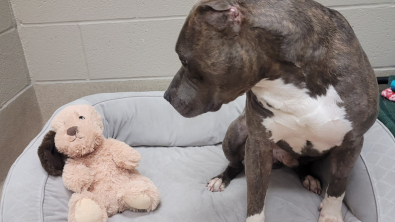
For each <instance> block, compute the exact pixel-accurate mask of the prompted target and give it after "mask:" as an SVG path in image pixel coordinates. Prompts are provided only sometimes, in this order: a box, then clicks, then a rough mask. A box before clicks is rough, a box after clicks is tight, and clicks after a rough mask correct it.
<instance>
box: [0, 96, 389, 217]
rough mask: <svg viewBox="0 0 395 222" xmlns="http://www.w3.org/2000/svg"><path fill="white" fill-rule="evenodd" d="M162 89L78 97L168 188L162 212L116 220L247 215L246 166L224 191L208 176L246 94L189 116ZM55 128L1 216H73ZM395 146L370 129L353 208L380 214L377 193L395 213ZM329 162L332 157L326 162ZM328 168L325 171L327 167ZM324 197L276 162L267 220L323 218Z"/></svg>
mask: <svg viewBox="0 0 395 222" xmlns="http://www.w3.org/2000/svg"><path fill="white" fill-rule="evenodd" d="M162 94H163V93H162V92H150V93H115V94H99V95H93V96H89V97H84V98H82V99H80V100H77V101H75V102H73V104H93V105H95V108H96V109H97V110H98V111H99V112H100V113H101V114H102V115H103V117H104V118H103V119H104V120H103V122H104V125H105V135H106V136H109V137H114V138H116V139H120V140H123V141H126V142H127V143H128V144H132V145H133V146H134V147H135V148H136V149H137V150H138V151H139V152H140V153H141V154H142V162H141V164H140V166H139V170H140V172H141V173H142V174H143V175H145V176H147V177H149V178H151V179H152V181H153V182H154V183H155V184H156V185H157V186H158V188H159V190H160V193H161V200H162V203H161V205H160V206H159V208H158V209H157V210H156V211H155V212H151V213H134V212H129V211H127V212H124V213H122V214H118V215H115V216H114V217H112V218H110V219H109V221H130V220H131V218H134V219H133V221H244V220H245V215H246V184H245V176H244V174H243V175H240V176H239V177H238V178H236V179H235V180H234V181H232V183H231V184H230V186H229V187H228V188H227V189H226V190H225V191H224V192H222V193H211V192H208V191H206V189H205V184H206V182H207V181H208V180H209V179H210V178H211V177H213V176H215V175H216V174H218V173H220V172H221V171H222V170H223V169H224V168H225V166H226V164H227V161H226V159H225V157H224V155H223V153H222V150H221V146H220V145H216V146H213V144H217V143H219V142H221V141H222V139H223V136H224V135H225V132H226V129H227V126H228V125H229V123H230V122H231V121H232V120H233V119H235V118H236V117H237V116H238V115H239V113H240V112H241V111H242V108H243V106H244V98H240V99H239V100H238V101H237V102H234V103H232V104H230V105H228V106H224V107H223V108H222V109H221V111H219V112H217V113H208V114H205V115H202V116H201V117H198V118H195V119H185V118H183V117H181V116H180V115H178V113H176V111H175V110H174V109H173V108H172V107H171V106H169V105H167V103H166V102H164V101H162ZM142 97H144V98H142ZM48 130H49V128H48V124H46V126H45V127H44V129H43V131H42V132H41V133H40V134H39V135H38V136H37V137H36V138H35V139H34V140H33V141H32V142H31V143H30V144H29V146H28V147H27V148H26V149H25V151H24V153H23V154H22V155H21V156H20V157H19V158H18V160H17V161H16V162H15V163H14V165H13V166H12V168H11V169H10V172H9V174H8V177H7V179H6V182H5V184H4V192H3V196H2V201H1V208H0V220H1V221H4V222H14V221H15V222H17V221H18V222H19V221H67V211H68V207H67V204H68V199H69V197H70V195H71V192H70V191H68V190H67V189H65V188H64V186H63V182H62V180H61V178H60V177H58V178H54V177H48V175H47V174H46V172H45V171H44V170H43V169H42V168H41V165H40V163H39V159H38V157H37V148H38V146H39V145H40V143H41V140H42V138H43V136H44V135H45V133H46V132H47V131H48ZM138 145H145V146H146V147H137V146H138ZM153 146H155V147H153ZM180 146H183V147H180ZM193 146H199V147H193ZM382 150H384V151H385V152H381V151H382ZM394 151H395V142H394V139H393V138H392V137H390V136H389V135H388V133H387V132H386V129H385V128H384V127H383V126H381V125H380V123H378V122H377V123H376V124H375V125H374V127H373V128H372V129H371V130H370V131H369V132H368V133H367V135H366V139H365V145H364V148H363V152H362V157H363V159H364V160H365V162H367V165H368V168H366V167H365V164H364V162H363V161H362V159H360V160H358V163H357V165H356V167H355V169H354V171H353V175H352V177H351V178H350V181H349V187H348V190H347V193H346V198H345V200H346V202H347V204H348V205H349V208H350V209H352V210H353V212H354V213H355V215H357V216H358V217H359V218H360V219H361V220H362V221H364V222H365V221H366V222H370V221H372V222H375V221H378V220H377V219H375V218H376V217H377V216H376V214H377V213H376V210H375V209H376V201H378V203H379V213H378V214H379V218H381V220H379V221H381V222H392V221H394V219H393V218H394V217H393V216H392V214H391V211H392V210H393V208H392V209H391V208H390V207H388V206H387V205H386V203H389V204H390V203H393V201H394V199H395V194H394V191H395V189H393V187H392V186H393V185H394V184H395V183H392V186H382V185H381V184H383V183H384V184H386V185H391V179H392V178H394V177H391V175H392V174H391V173H392V172H393V170H394V167H393V166H394V165H393V164H392V166H391V164H389V163H388V161H389V160H391V159H394V158H395V153H394ZM372 155H373V156H374V157H377V158H378V159H376V158H372ZM388 157H389V158H391V159H389V160H388ZM386 161H387V162H386ZM390 163H393V162H390ZM324 165H325V162H323V163H322V165H321V167H322V166H324ZM391 167H392V168H391ZM376 168H379V169H376ZM323 169H325V167H323ZM321 172H323V174H324V175H323V177H325V170H321ZM368 173H369V174H368ZM371 178H373V179H372V181H373V185H374V186H373V187H372V186H371V184H372V182H371ZM378 190H380V191H378ZM378 194H379V195H380V196H377V195H378ZM320 201H321V197H319V196H318V195H315V194H313V193H311V192H309V191H307V190H305V189H304V188H303V187H302V185H301V183H300V182H299V180H298V178H297V176H296V174H295V173H294V172H293V171H292V170H290V169H286V168H283V169H279V170H275V171H273V173H272V176H271V181H270V187H269V190H268V196H267V199H266V209H265V212H266V218H267V220H266V221H267V222H277V221H292V222H298V221H301V222H302V221H317V220H318V214H319V212H318V206H319V203H320ZM391 201H392V202H391ZM392 206H394V205H392ZM343 214H345V221H349V222H353V221H358V220H357V219H356V218H355V217H354V216H353V215H352V213H351V212H350V211H349V210H347V208H346V207H345V205H344V206H343ZM391 217H392V218H391Z"/></svg>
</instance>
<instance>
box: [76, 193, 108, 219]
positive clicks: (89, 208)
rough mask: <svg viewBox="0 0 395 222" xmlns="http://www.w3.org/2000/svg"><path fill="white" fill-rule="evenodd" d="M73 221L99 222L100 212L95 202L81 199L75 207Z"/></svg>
mask: <svg viewBox="0 0 395 222" xmlns="http://www.w3.org/2000/svg"><path fill="white" fill-rule="evenodd" d="M74 219H75V221H76V222H100V221H102V210H101V209H100V206H99V205H98V204H97V203H96V202H95V201H93V200H91V199H88V198H83V199H81V200H80V201H78V202H77V203H76V205H75V214H74Z"/></svg>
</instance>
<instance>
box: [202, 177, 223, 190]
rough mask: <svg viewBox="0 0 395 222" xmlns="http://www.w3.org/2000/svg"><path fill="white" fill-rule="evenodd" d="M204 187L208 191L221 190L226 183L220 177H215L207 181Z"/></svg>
mask: <svg viewBox="0 0 395 222" xmlns="http://www.w3.org/2000/svg"><path fill="white" fill-rule="evenodd" d="M206 187H207V190H208V191H211V192H221V191H224V190H225V187H226V185H225V183H223V182H222V179H221V178H218V177H215V178H213V179H211V180H210V181H209V182H208V183H207V185H206Z"/></svg>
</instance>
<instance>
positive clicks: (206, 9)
mask: <svg viewBox="0 0 395 222" xmlns="http://www.w3.org/2000/svg"><path fill="white" fill-rule="evenodd" d="M199 8H200V12H201V13H203V14H204V15H205V18H206V21H207V22H208V23H209V24H211V25H212V26H214V27H216V28H218V29H219V30H224V29H226V28H231V30H232V31H234V32H239V31H240V26H241V20H242V14H241V12H240V9H239V5H237V4H234V5H232V4H231V3H230V2H228V1H219V0H207V1H201V2H200V4H199Z"/></svg>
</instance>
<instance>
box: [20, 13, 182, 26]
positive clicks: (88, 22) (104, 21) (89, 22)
mask: <svg viewBox="0 0 395 222" xmlns="http://www.w3.org/2000/svg"><path fill="white" fill-rule="evenodd" d="M186 17H187V16H186V15H183V16H161V17H147V18H118V19H98V20H85V21H62V22H37V23H22V24H23V25H24V26H53V25H75V24H79V25H95V24H111V23H123V22H149V21H162V20H180V19H183V20H185V19H186Z"/></svg>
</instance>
